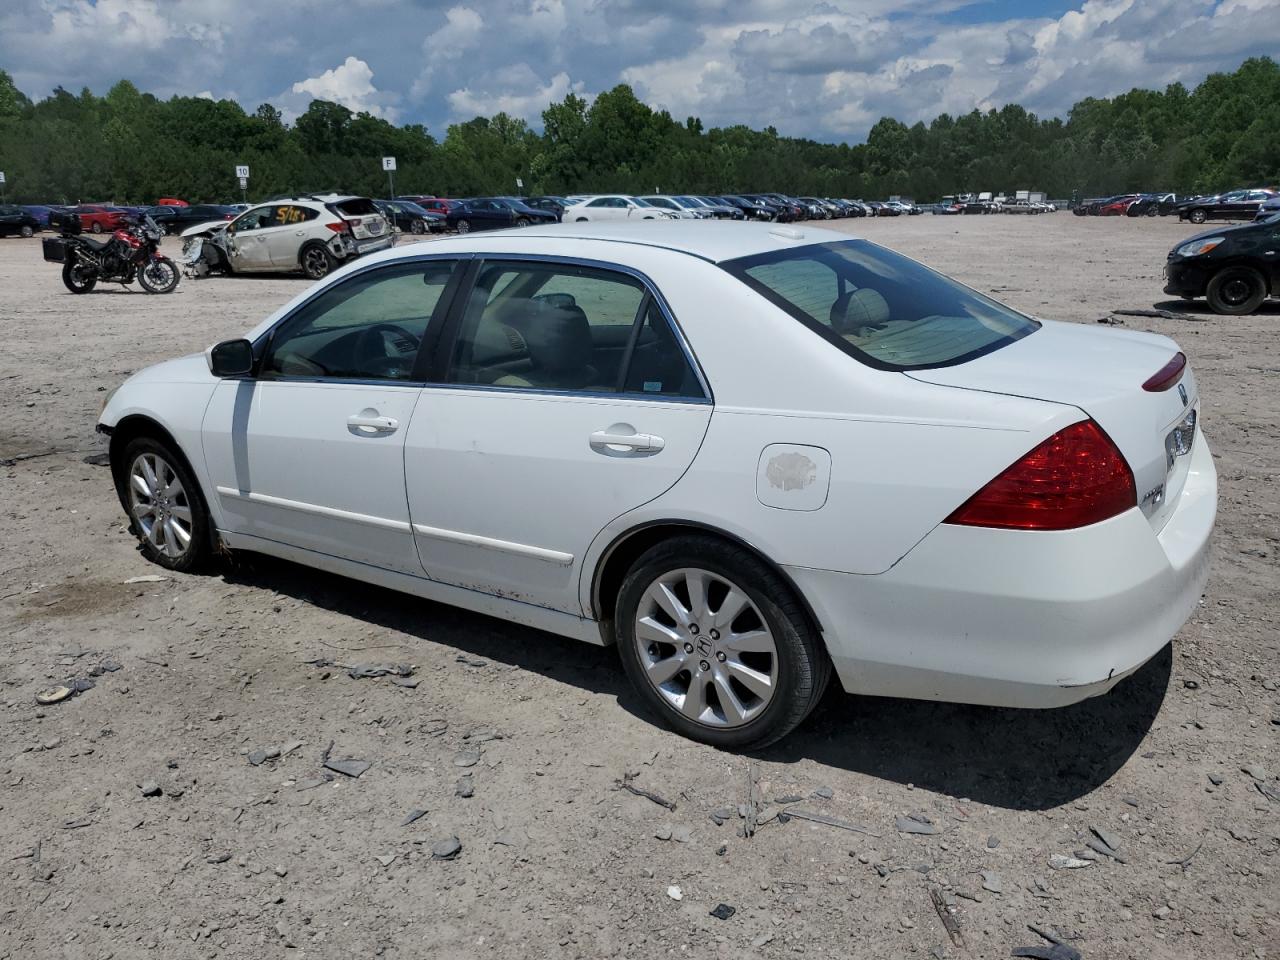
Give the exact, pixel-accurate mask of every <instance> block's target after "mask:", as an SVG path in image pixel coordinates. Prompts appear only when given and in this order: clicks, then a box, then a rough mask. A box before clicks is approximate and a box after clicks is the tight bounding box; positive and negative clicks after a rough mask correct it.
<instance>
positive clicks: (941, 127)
mask: <svg viewBox="0 0 1280 960" xmlns="http://www.w3.org/2000/svg"><path fill="white" fill-rule="evenodd" d="M384 156H394V157H396V159H397V164H398V170H397V172H396V174H395V177H396V190H397V192H398V193H423V194H433V195H440V196H476V195H487V194H513V193H516V192H523V193H526V194H565V193H587V192H595V191H614V190H617V191H626V192H649V191H653V190H655V189H656V190H660V191H678V192H691V193H724V192H735V191H740V192H754V191H764V190H769V191H775V190H776V191H782V192H786V193H791V194H796V195H818V196H839V197H856V198H876V197H885V196H889V195H893V194H900V195H904V196H910V197H914V198H915V199H917V200H922V201H923V200H932V199H936V198H937V197H939V196H942V195H944V194H951V193H958V192H962V191H980V190H994V191H1000V190H1010V191H1011V190H1014V189H1039V190H1045V191H1047V192H1049V193H1050V194H1051V195H1053V196H1055V197H1069V196H1071V195H1072V194H1076V195H1079V196H1091V195H1100V194H1110V193H1120V192H1126V191H1146V190H1151V191H1155V190H1161V191H1163V190H1174V191H1177V192H1179V193H1193V192H1197V193H1198V192H1206V191H1211V190H1218V189H1226V188H1229V187H1234V186H1257V185H1276V184H1277V183H1280V66H1277V64H1276V62H1275V61H1274V60H1272V59H1271V58H1270V57H1259V58H1251V59H1249V60H1246V61H1244V62H1243V63H1242V64H1241V65H1240V66H1239V68H1237V69H1236V70H1235V71H1233V72H1231V73H1216V74H1212V75H1210V76H1209V77H1207V78H1206V79H1205V80H1204V81H1203V82H1202V83H1200V84H1199V85H1198V86H1197V87H1196V88H1195V89H1194V90H1188V89H1187V88H1186V87H1185V86H1183V85H1182V84H1181V83H1174V84H1171V85H1169V86H1167V87H1166V88H1165V89H1164V90H1163V91H1160V90H1140V89H1135V90H1132V91H1130V92H1129V93H1125V94H1122V95H1120V96H1117V97H1113V98H1109V99H1107V98H1093V97H1090V98H1087V99H1085V100H1081V101H1080V102H1079V103H1077V104H1075V106H1073V107H1072V108H1071V110H1070V112H1069V113H1068V115H1067V117H1066V118H1065V119H1060V118H1056V117H1054V118H1048V119H1042V118H1040V117H1037V116H1036V115H1035V114H1034V113H1030V112H1028V111H1027V110H1025V109H1023V108H1022V107H1020V106H1018V105H1016V104H1010V105H1008V106H1005V107H1002V108H1001V109H999V110H988V111H986V112H982V111H979V110H974V111H972V112H970V113H967V114H964V115H963V116H956V117H953V116H950V115H948V114H945V113H944V114H941V115H939V116H938V117H936V118H935V119H934V120H933V121H931V122H930V123H928V124H925V123H923V122H921V123H916V124H914V125H912V126H907V125H906V124H904V123H901V122H900V121H898V120H895V119H892V118H890V117H885V118H883V119H881V120H880V121H879V122H878V123H876V124H875V126H874V127H872V128H871V131H870V133H869V134H868V136H867V140H866V142H865V143H860V144H855V145H850V144H845V143H839V144H833V143H819V142H816V141H814V140H808V139H803V138H796V137H784V136H782V135H780V134H779V133H778V132H777V130H775V129H774V128H773V127H765V128H764V129H763V130H754V129H751V128H750V127H747V126H743V125H736V126H730V127H712V128H710V129H706V128H704V126H703V123H702V121H701V120H699V119H698V118H697V117H688V118H687V119H685V120H684V121H683V122H680V121H677V120H676V119H675V118H673V117H672V116H671V114H670V113H668V112H667V111H666V110H654V109H652V108H651V107H649V106H648V105H646V104H645V103H643V102H641V101H640V100H639V99H638V98H637V97H636V95H635V93H634V92H633V91H632V89H631V88H630V87H629V86H627V85H625V84H622V85H619V86H616V87H614V88H613V89H612V90H609V91H607V92H605V93H602V94H600V95H599V96H597V97H596V98H595V99H594V100H592V101H591V102H588V101H586V100H585V99H583V98H582V97H579V96H577V95H575V94H572V93H571V94H569V95H568V96H567V97H565V99H564V100H562V101H560V102H558V103H553V104H551V105H550V106H548V107H547V109H546V110H545V111H543V113H542V131H541V132H538V131H537V130H535V129H533V128H531V127H530V125H529V124H528V123H527V122H526V121H524V120H522V119H519V118H516V117H512V116H509V115H507V114H505V113H499V114H497V115H496V116H493V117H476V118H475V119H473V120H468V121H466V122H464V123H456V124H452V125H450V126H449V127H448V129H447V130H446V132H445V135H444V138H443V139H437V138H436V137H435V136H433V135H432V134H431V133H430V132H429V131H428V130H427V129H426V128H425V127H424V126H422V125H420V124H408V125H404V126H396V125H394V124H392V123H389V122H387V121H386V120H384V119H381V118H379V117H375V116H372V115H370V114H368V113H356V112H353V111H351V110H349V109H347V108H346V107H344V106H342V105H340V104H337V103H332V102H329V101H325V100H314V101H312V102H311V104H310V106H309V107H308V108H307V110H306V111H305V112H304V113H303V114H301V115H300V116H299V117H298V118H297V119H296V120H295V121H294V122H293V123H292V124H287V123H286V122H285V121H284V118H283V117H282V116H281V114H280V111H279V110H277V109H276V108H275V107H274V106H272V105H271V104H265V103H264V104H263V105H261V106H260V107H258V108H257V110H255V111H254V112H252V113H247V112H246V111H245V110H244V109H243V108H242V107H241V106H240V105H239V104H238V103H236V102H235V101H232V100H209V99H204V98H200V97H178V96H175V97H171V98H170V99H168V100H161V99H159V98H157V97H155V96H153V95H151V94H149V93H142V92H140V91H139V90H138V89H137V88H136V87H135V86H134V85H133V84H132V83H130V82H129V81H128V80H121V81H120V82H119V83H117V84H116V85H115V86H113V87H112V88H111V89H110V90H109V91H108V92H107V93H106V95H105V96H97V95H95V94H94V93H93V92H92V91H90V90H88V89H87V88H86V89H84V90H82V91H81V92H80V94H79V95H76V94H73V93H70V92H68V91H66V90H64V89H62V88H61V87H59V88H57V89H56V90H54V91H53V93H52V95H50V96H48V97H46V98H44V99H42V100H32V99H31V98H29V97H28V96H26V95H25V94H23V93H22V92H21V91H19V90H18V89H17V88H16V87H15V85H14V83H13V80H12V78H11V77H10V76H9V74H7V73H5V72H4V71H3V70H0V170H3V171H4V172H5V173H6V174H7V179H8V192H7V197H8V199H9V200H10V201H17V202H41V201H44V202H62V203H74V202H88V201H103V202H115V203H131V202H132V203H153V202H155V200H156V199H157V198H159V197H162V196H172V197H182V198H184V199H187V200H190V201H193V202H199V201H204V202H217V201H230V200H234V199H238V198H239V193H240V191H239V187H238V185H237V182H236V179H235V166H236V165H237V164H247V165H248V166H249V167H250V171H251V175H252V176H251V179H250V181H249V198H250V199H251V200H252V199H262V198H266V197H269V196H275V195H281V194H287V193H319V192H328V191H333V190H336V191H342V192H353V193H359V194H365V195H369V196H384V195H386V193H387V190H388V184H387V178H386V174H385V173H384V172H383V171H382V166H381V160H380V158H381V157H384ZM517 179H519V180H522V181H523V183H524V189H523V191H520V190H518V188H517V186H516V181H517Z"/></svg>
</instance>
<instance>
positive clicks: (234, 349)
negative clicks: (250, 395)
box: [204, 340, 253, 377]
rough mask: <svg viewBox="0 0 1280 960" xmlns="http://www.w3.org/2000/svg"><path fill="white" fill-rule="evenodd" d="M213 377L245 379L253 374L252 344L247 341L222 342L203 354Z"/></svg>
mask: <svg viewBox="0 0 1280 960" xmlns="http://www.w3.org/2000/svg"><path fill="white" fill-rule="evenodd" d="M204 358H205V360H206V362H208V364H209V372H210V373H212V374H213V375H214V376H215V377H247V376H249V374H251V373H253V344H252V343H250V342H249V341H248V340H223V341H222V342H221V343H215V344H214V345H213V346H212V347H210V348H209V349H208V350H206V351H205V353H204Z"/></svg>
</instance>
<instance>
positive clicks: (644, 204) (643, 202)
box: [631, 197, 653, 207]
mask: <svg viewBox="0 0 1280 960" xmlns="http://www.w3.org/2000/svg"><path fill="white" fill-rule="evenodd" d="M631 199H632V200H634V201H635V203H636V206H638V207H652V206H653V204H652V203H650V202H649V201H648V200H641V199H640V198H639V197H632V198H631Z"/></svg>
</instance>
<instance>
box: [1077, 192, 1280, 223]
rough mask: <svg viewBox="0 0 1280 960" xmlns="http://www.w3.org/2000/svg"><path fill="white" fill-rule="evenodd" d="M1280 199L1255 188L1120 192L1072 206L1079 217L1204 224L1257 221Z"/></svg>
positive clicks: (1275, 195)
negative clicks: (1208, 191)
mask: <svg viewBox="0 0 1280 960" xmlns="http://www.w3.org/2000/svg"><path fill="white" fill-rule="evenodd" d="M1277 199H1280V192H1278V191H1277V190H1276V189H1274V188H1268V187H1251V188H1249V189H1244V190H1229V191H1226V192H1224V193H1215V194H1209V195H1204V196H1194V197H1179V196H1178V195H1177V194H1175V193H1120V194H1116V195H1115V196H1111V197H1092V198H1089V199H1086V200H1081V201H1079V202H1078V203H1076V204H1075V206H1073V207H1072V209H1071V212H1072V213H1074V214H1075V215H1076V216H1077V217H1156V216H1159V217H1170V216H1175V215H1176V216H1177V218H1178V219H1179V220H1189V221H1191V222H1192V223H1204V222H1205V221H1206V220H1253V219H1254V218H1255V217H1258V216H1259V215H1260V214H1261V213H1262V207H1263V205H1264V204H1266V203H1269V202H1272V201H1275V200H1277Z"/></svg>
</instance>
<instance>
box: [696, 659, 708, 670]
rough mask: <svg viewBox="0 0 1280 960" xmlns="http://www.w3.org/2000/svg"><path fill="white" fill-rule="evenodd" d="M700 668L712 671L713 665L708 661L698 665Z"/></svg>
mask: <svg viewBox="0 0 1280 960" xmlns="http://www.w3.org/2000/svg"><path fill="white" fill-rule="evenodd" d="M698 666H699V667H700V668H701V669H703V670H710V669H711V664H709V663H707V661H705V660H703V661H702V662H701V663H700V664H698Z"/></svg>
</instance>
